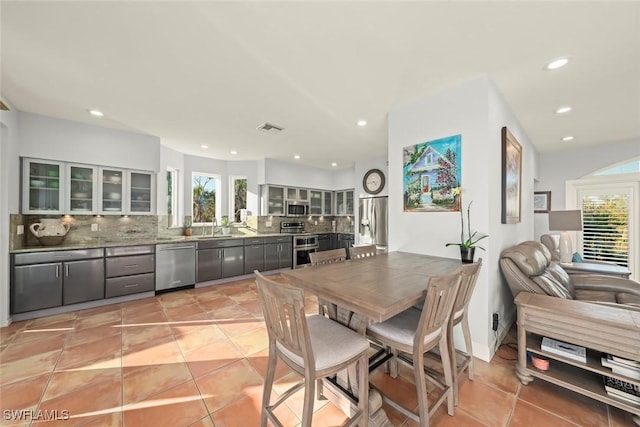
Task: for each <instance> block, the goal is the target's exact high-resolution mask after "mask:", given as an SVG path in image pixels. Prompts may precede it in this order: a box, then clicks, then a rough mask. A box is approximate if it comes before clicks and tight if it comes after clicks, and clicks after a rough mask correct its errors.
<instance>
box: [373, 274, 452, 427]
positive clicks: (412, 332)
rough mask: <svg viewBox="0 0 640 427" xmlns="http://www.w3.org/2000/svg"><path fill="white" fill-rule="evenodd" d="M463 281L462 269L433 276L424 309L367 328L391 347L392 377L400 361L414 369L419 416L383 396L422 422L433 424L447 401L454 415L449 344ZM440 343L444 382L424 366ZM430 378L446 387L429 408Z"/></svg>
mask: <svg viewBox="0 0 640 427" xmlns="http://www.w3.org/2000/svg"><path fill="white" fill-rule="evenodd" d="M460 281H461V274H460V271H457V272H456V273H454V274H450V275H446V276H438V277H431V278H430V279H429V282H428V284H427V289H426V295H425V300H424V305H423V308H422V310H415V309H414V308H409V309H407V310H405V311H403V312H401V313H400V314H398V315H396V316H394V317H392V318H391V319H389V320H386V321H384V322H381V323H373V324H371V325H369V326H368V328H367V336H368V337H369V338H370V339H372V340H374V341H377V342H379V343H381V344H382V345H384V346H385V347H386V348H387V351H388V352H389V353H390V355H392V358H391V359H390V360H389V361H388V362H387V363H388V365H389V366H388V368H390V374H391V376H392V377H396V376H397V374H398V370H397V363H398V362H400V363H402V364H405V365H408V366H410V367H412V368H413V372H414V378H415V384H416V389H417V393H418V415H416V414H415V413H414V412H413V411H412V410H411V409H409V408H405V407H403V406H402V405H400V404H399V403H397V402H394V401H392V400H391V399H389V398H388V397H386V396H383V399H384V401H385V402H387V403H388V404H389V405H390V406H392V407H393V408H395V409H397V410H398V411H400V412H401V413H403V414H405V415H407V416H408V417H410V418H411V419H413V420H414V421H416V422H418V423H419V424H420V427H427V426H428V425H429V417H430V416H431V415H432V413H433V412H434V411H435V410H436V409H437V408H438V407H439V406H440V405H441V404H442V403H443V402H444V401H445V400H446V401H447V412H448V413H449V415H453V414H454V410H455V408H454V398H453V373H452V363H451V355H450V353H449V344H448V332H447V331H448V327H447V326H448V322H449V318H450V316H451V310H452V308H453V303H454V302H455V299H456V295H457V292H458V288H459V285H460ZM436 346H439V347H440V349H441V351H440V358H441V362H442V367H443V371H444V383H442V382H441V381H440V380H439V379H437V378H434V377H432V376H431V375H428V374H427V372H425V367H424V354H425V353H426V352H427V351H429V350H431V349H432V348H434V347H436ZM427 379H429V380H430V381H431V382H432V383H434V384H435V385H436V386H437V387H438V388H440V389H441V390H442V394H441V395H440V396H439V397H438V398H437V399H436V400H435V402H434V404H433V406H432V407H431V408H429V402H428V396H427Z"/></svg>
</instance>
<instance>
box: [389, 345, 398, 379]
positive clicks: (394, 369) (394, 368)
mask: <svg viewBox="0 0 640 427" xmlns="http://www.w3.org/2000/svg"><path fill="white" fill-rule="evenodd" d="M390 350H391V354H392V355H393V357H392V358H391V359H389V360H387V370H388V372H389V375H391V378H397V377H398V350H396V349H395V348H392V349H390Z"/></svg>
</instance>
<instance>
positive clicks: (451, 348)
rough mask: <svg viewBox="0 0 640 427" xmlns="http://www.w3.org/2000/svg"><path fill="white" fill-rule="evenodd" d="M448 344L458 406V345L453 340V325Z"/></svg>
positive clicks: (448, 335) (450, 325) (448, 333)
mask: <svg viewBox="0 0 640 427" xmlns="http://www.w3.org/2000/svg"><path fill="white" fill-rule="evenodd" d="M447 343H448V345H449V357H450V359H451V376H452V386H453V405H454V406H458V362H457V361H456V345H455V342H454V339H453V325H452V324H451V323H450V324H449V326H448V330H447Z"/></svg>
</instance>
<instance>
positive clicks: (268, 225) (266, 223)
mask: <svg viewBox="0 0 640 427" xmlns="http://www.w3.org/2000/svg"><path fill="white" fill-rule="evenodd" d="M272 225H273V222H271V221H265V223H264V226H265V227H271V226H272Z"/></svg>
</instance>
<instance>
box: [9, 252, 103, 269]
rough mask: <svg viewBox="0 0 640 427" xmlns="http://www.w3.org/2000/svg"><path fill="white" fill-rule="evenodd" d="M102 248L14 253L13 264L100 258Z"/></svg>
mask: <svg viewBox="0 0 640 427" xmlns="http://www.w3.org/2000/svg"><path fill="white" fill-rule="evenodd" d="M103 256H104V249H102V248H100V249H76V250H69V251H44V252H28V253H22V254H15V255H14V258H13V262H14V264H15V265H25V264H40V263H44V262H60V261H74V260H78V259H90V258H102V257H103Z"/></svg>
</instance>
